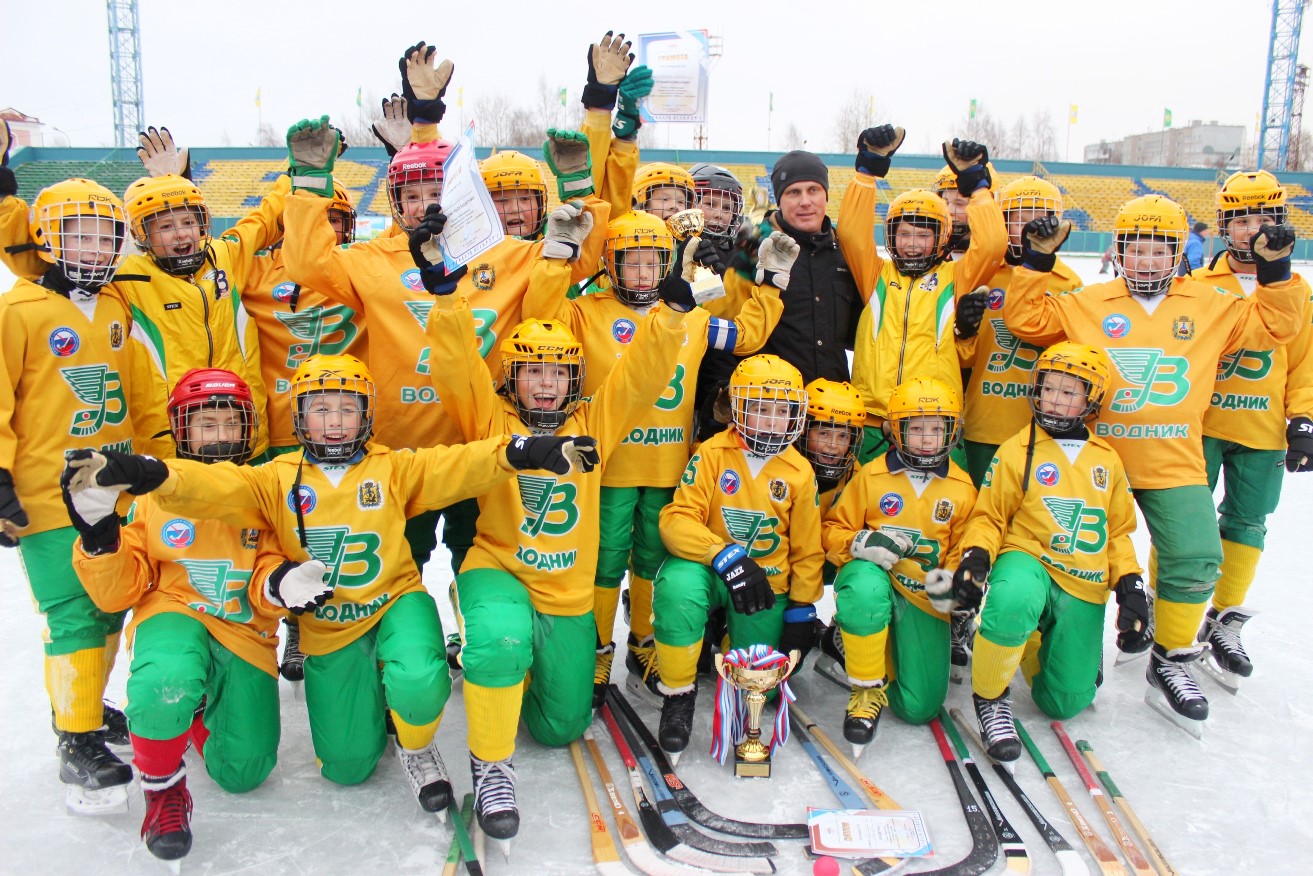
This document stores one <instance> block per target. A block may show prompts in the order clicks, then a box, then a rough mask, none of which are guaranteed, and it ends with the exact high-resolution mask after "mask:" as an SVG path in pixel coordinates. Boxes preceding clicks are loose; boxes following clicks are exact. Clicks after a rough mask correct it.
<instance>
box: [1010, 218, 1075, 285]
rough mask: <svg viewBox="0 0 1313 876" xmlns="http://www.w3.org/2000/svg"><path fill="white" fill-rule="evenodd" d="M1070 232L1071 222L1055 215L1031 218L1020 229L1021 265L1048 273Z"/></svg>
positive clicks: (1056, 260)
mask: <svg viewBox="0 0 1313 876" xmlns="http://www.w3.org/2000/svg"><path fill="white" fill-rule="evenodd" d="M1069 234H1071V222H1070V221H1069V220H1067V219H1059V218H1058V217H1057V216H1053V215H1049V216H1041V217H1040V218H1038V219H1031V220H1030V221H1029V222H1027V223H1026V227H1025V228H1023V229H1021V266H1022V267H1024V268H1029V269H1030V270H1032V271H1040V272H1042V273H1045V274H1047V273H1049V272H1050V271H1052V270H1053V266H1054V265H1055V264H1057V262H1058V250H1060V249H1062V245H1063V244H1064V243H1066V242H1067V235H1069Z"/></svg>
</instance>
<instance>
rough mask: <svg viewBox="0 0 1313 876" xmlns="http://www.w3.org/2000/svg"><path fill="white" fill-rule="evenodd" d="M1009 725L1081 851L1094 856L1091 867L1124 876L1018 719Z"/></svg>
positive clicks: (1106, 847)
mask: <svg viewBox="0 0 1313 876" xmlns="http://www.w3.org/2000/svg"><path fill="white" fill-rule="evenodd" d="M1012 725H1013V726H1014V727H1016V728H1017V735H1018V736H1020V737H1021V744H1022V745H1024V746H1026V751H1028V752H1030V759H1031V760H1033V761H1035V767H1036V768H1037V769H1038V770H1039V771H1040V774H1041V775H1042V776H1044V781H1046V782H1048V783H1049V788H1051V789H1052V790H1053V796H1055V797H1057V798H1058V802H1059V803H1061V804H1062V808H1063V809H1065V810H1067V818H1069V819H1070V820H1071V824H1072V827H1074V828H1076V832H1077V833H1078V834H1080V838H1081V839H1082V840H1084V842H1085V848H1087V849H1089V850H1090V854H1091V855H1093V856H1094V863H1096V864H1098V865H1099V872H1100V873H1102V874H1103V876H1126V868H1125V867H1123V866H1122V862H1121V861H1119V860H1117V856H1116V855H1115V854H1113V851H1112V849H1110V848H1108V844H1107V843H1105V842H1104V841H1103V837H1101V836H1099V835H1098V834H1097V833H1095V831H1094V827H1093V826H1092V825H1091V824H1090V822H1089V821H1088V820H1087V819H1086V818H1085V814H1084V813H1083V812H1081V811H1080V809H1079V808H1077V806H1076V801H1074V800H1072V799H1071V795H1070V794H1068V793H1067V789H1066V788H1064V787H1063V786H1062V780H1061V779H1059V778H1058V777H1057V775H1056V774H1055V773H1054V772H1053V768H1052V767H1050V766H1049V762H1048V761H1047V760H1045V759H1044V755H1043V754H1041V753H1040V750H1039V747H1038V746H1037V745H1035V740H1033V739H1031V738H1030V734H1029V733H1027V732H1026V728H1025V726H1024V725H1023V724H1022V723H1021V721H1020V720H1018V719H1015V718H1014V719H1013V721H1012Z"/></svg>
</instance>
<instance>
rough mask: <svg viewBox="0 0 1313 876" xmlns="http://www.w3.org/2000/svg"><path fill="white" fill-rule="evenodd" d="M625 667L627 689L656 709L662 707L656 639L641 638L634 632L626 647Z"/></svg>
mask: <svg viewBox="0 0 1313 876" xmlns="http://www.w3.org/2000/svg"><path fill="white" fill-rule="evenodd" d="M625 650H626V651H627V652H628V653H626V654H625V669H627V670H628V671H629V675H628V676H626V678H625V690H627V691H629V693H630V694H631V695H632V696H634V697H635V698H637V699H639V700H641V701H642V702H645V703H647V704H648V705H649V706H652V707H653V708H655V709H659V708H661V701H662V697H661V692H660V691H658V690H657V681H659V680H660V675H658V674H657V656H656V639H655V638H654V637H652V636H645V637H643V639H642V640H639V639H638V638H637V637H635V636H634V634H633V633H630V634H629V642H628V645H627V646H626V649H625Z"/></svg>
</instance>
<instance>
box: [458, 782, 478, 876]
mask: <svg viewBox="0 0 1313 876" xmlns="http://www.w3.org/2000/svg"><path fill="white" fill-rule="evenodd" d="M469 797H470V806H471V812H472V811H473V804H474V795H473V794H471V795H469ZM451 810H452V812H451V816H452V817H451V824H452V828H451V832H452V836H453V837H454V839H455V841H456V843H457V845H459V846H460V853H461V855H463V856H464V857H465V872H467V873H469V874H470V876H483V865H482V864H481V863H480V858H479V856H478V855H476V854H475V853H474V842H473V841H472V840H471V839H470V832H469V831H468V830H466V829H465V822H464V821H462V820H461V817H460V811H459V810H457V809H456V798H455V797H452V798H451ZM471 823H473V819H471Z"/></svg>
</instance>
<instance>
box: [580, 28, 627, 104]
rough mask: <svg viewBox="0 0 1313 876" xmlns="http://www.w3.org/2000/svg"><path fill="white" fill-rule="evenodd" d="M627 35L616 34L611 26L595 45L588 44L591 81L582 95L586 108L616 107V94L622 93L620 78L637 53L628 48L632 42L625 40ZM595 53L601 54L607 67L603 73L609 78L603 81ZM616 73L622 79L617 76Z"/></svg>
mask: <svg viewBox="0 0 1313 876" xmlns="http://www.w3.org/2000/svg"><path fill="white" fill-rule="evenodd" d="M624 38H625V35H624V34H620V35H619V36H616V35H615V31H611V30H608V31H607V32H606V36H604V37H602V38H601V39H600V40H598V42H597V44H596V45H590V46H589V47H588V51H587V53H586V55H587V58H588V82H587V83H586V84H585V85H584V92H583V94H582V95H580V98H579V99H580V102H581V103H583V105H584V107H585V108H586V109H605V110H613V109H615V101H616V96H617V95H618V94H619V93H620V82H621V81H622V80H623V79H624V74H625V73H626V72H628V68H629V64H632V63H633V61H634V55H633V53H632V52H630V51H629V46H630V43H629V42H622V41H623V40H624ZM594 54H597V55H598V61H599V62H600V63H601V64H602V65H603V68H604V69H605V74H604V75H605V77H606V79H607V80H608V81H606V82H602V81H601V80H600V79H599V77H598V75H597V64H596V63H594V60H593V55H594ZM626 60H627V61H628V63H626ZM617 74H618V75H619V76H620V79H616V75H617Z"/></svg>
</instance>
